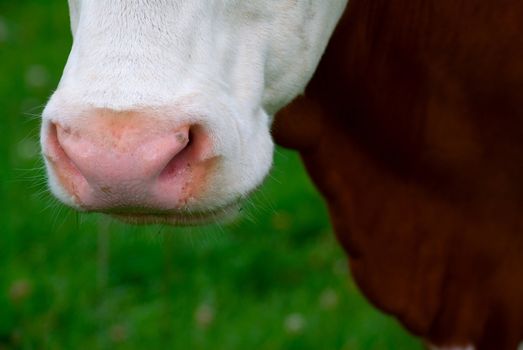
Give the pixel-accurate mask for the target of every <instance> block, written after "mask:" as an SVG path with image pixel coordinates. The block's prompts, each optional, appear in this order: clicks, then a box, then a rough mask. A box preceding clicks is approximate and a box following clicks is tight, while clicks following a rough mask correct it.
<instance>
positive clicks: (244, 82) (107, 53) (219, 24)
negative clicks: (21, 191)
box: [42, 0, 347, 209]
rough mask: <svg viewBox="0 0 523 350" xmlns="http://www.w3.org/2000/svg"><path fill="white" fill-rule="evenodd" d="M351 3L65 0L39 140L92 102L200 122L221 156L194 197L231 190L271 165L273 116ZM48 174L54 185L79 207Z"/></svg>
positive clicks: (216, 197)
mask: <svg viewBox="0 0 523 350" xmlns="http://www.w3.org/2000/svg"><path fill="white" fill-rule="evenodd" d="M346 4H347V0H110V1H106V0H69V6H70V14H71V28H72V31H73V37H74V42H73V47H72V50H71V53H70V56H69V59H68V61H67V65H66V67H65V70H64V73H63V76H62V79H61V81H60V84H59V86H58V89H57V90H56V92H55V93H54V94H53V96H52V97H51V99H50V101H49V103H48V105H47V107H46V109H45V111H44V114H43V119H44V123H43V128H42V130H43V132H42V140H43V141H45V137H46V133H45V132H44V131H45V130H46V127H47V125H48V124H49V122H50V121H53V122H58V123H64V122H66V123H69V124H73V125H74V121H75V118H80V117H81V116H83V117H88V116H86V115H85V113H84V114H82V112H87V111H89V110H92V109H93V108H106V109H113V110H116V111H122V110H152V109H154V110H156V111H163V114H164V115H163V117H164V118H171V119H173V120H174V119H176V121H189V122H191V121H196V122H198V123H201V124H203V125H204V127H205V128H206V129H207V130H209V131H210V133H211V137H212V139H213V140H214V141H215V152H217V153H218V154H220V155H222V156H223V157H222V159H223V161H222V163H221V164H220V167H219V170H218V171H217V172H216V174H214V176H213V180H212V185H211V186H210V189H209V191H208V193H207V194H206V195H205V196H204V197H202V198H201V200H200V202H199V203H197V204H195V207H199V208H200V209H201V208H203V209H205V208H212V207H216V206H221V205H224V204H226V203H228V202H230V201H233V200H235V199H237V198H238V197H240V196H242V195H244V194H246V193H248V192H250V191H251V190H252V189H253V188H254V187H256V186H257V185H259V183H260V182H261V181H262V180H263V178H264V177H265V175H266V174H267V172H268V170H269V168H270V166H271V163H272V151H273V142H272V139H271V137H270V133H269V128H270V123H271V119H272V116H273V115H274V114H275V113H276V112H277V111H278V110H279V109H280V108H282V107H283V106H284V105H286V104H287V103H289V102H290V101H291V100H292V99H293V98H294V97H296V96H297V95H298V94H300V93H301V92H302V91H303V89H304V88H305V85H306V84H307V82H308V81H309V79H310V78H311V76H312V74H313V72H314V70H315V69H316V66H317V64H318V62H319V59H320V57H321V55H322V53H323V51H324V50H325V47H326V45H327V42H328V39H329V37H330V35H331V34H332V31H333V29H334V27H335V25H336V23H337V21H338V20H339V18H340V16H341V14H342V13H343V10H344V9H345V6H346ZM44 143H45V142H44ZM48 169H49V167H48ZM48 173H49V177H50V186H51V188H52V190H53V192H54V193H55V195H57V196H58V197H59V198H60V199H61V200H62V201H64V202H66V203H68V204H70V205H73V206H74V203H73V202H72V200H71V199H70V198H68V196H67V195H66V194H65V193H64V192H65V191H64V190H63V189H61V188H60V185H59V184H58V182H57V181H56V179H54V178H53V177H54V176H55V175H54V174H53V172H52V170H50V169H49V171H48Z"/></svg>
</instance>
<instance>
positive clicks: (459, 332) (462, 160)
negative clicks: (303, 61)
mask: <svg viewBox="0 0 523 350" xmlns="http://www.w3.org/2000/svg"><path fill="white" fill-rule="evenodd" d="M378 2H379V1H376V2H375V3H378ZM373 3H374V2H372V1H353V2H352V3H351V4H350V5H349V9H348V11H349V12H348V13H347V14H346V15H345V17H344V18H343V19H342V22H341V23H340V25H339V27H338V29H337V32H336V33H335V35H334V37H333V39H332V41H331V43H330V46H329V48H328V50H327V52H326V54H325V56H324V58H323V61H322V63H321V64H320V67H319V69H318V71H317V73H316V75H315V77H314V78H313V80H312V82H311V83H310V85H309V88H308V90H307V91H306V94H305V97H303V98H301V99H299V100H296V101H295V102H294V103H293V104H291V105H290V106H289V107H287V108H286V109H285V110H283V111H282V112H281V113H280V115H278V116H277V118H276V125H275V137H276V140H277V141H278V142H280V143H281V144H283V145H285V146H288V147H291V148H295V149H298V150H300V153H301V155H302V158H303V160H304V163H305V164H306V167H307V169H308V171H309V173H310V175H311V177H312V178H313V180H314V182H315V183H316V185H317V186H318V188H319V189H320V191H321V192H322V194H323V195H324V197H325V198H326V201H327V203H328V205H329V209H330V213H331V217H332V221H333V225H334V228H335V231H336V234H337V236H338V238H339V240H340V242H341V243H342V245H343V246H344V248H345V249H346V251H347V252H348V253H349V256H350V261H351V269H352V271H353V275H354V278H355V279H356V281H357V282H358V285H359V286H360V288H361V289H362V291H363V292H364V294H365V295H366V296H367V297H368V298H369V300H370V301H371V302H373V303H374V304H376V305H377V306H378V307H380V308H381V309H382V310H385V311H387V312H389V313H391V314H394V315H395V316H397V317H398V318H399V319H400V320H401V321H402V322H403V324H404V325H405V326H407V327H408V328H409V329H410V330H412V331H413V332H414V333H416V334H419V335H422V336H424V337H426V338H429V339H431V340H433V341H435V342H438V343H440V342H443V343H456V344H467V343H469V342H471V341H473V342H475V343H476V344H480V347H478V348H479V349H512V348H515V344H516V341H517V340H518V339H519V338H521V337H522V336H523V334H522V330H523V316H522V315H523V302H522V298H521V295H523V285H522V283H521V282H520V281H519V280H517V281H515V280H514V273H515V272H514V269H516V270H517V271H519V272H521V271H520V270H518V269H520V268H521V261H522V260H523V235H521V230H522V225H523V220H522V219H521V214H520V212H519V210H520V209H521V203H522V202H523V186H522V185H521V181H520V179H521V178H522V177H523V155H522V154H521V152H520V150H521V149H523V137H520V136H522V135H521V132H522V130H523V128H522V127H521V125H520V124H521V118H520V119H518V118H517V117H518V114H517V113H514V111H515V108H518V107H517V106H518V101H521V100H522V98H523V94H522V91H517V92H515V93H514V94H515V95H514V96H500V95H499V94H496V93H495V89H499V88H501V87H502V85H501V83H502V82H503V79H504V78H500V77H493V76H490V75H487V76H485V77H484V78H483V79H484V81H481V77H480V76H477V75H470V76H460V77H458V78H456V77H453V76H451V72H452V71H453V69H457V68H460V69H461V68H462V69H464V70H469V71H470V73H471V74H472V73H474V72H478V71H481V69H482V68H481V66H482V65H483V64H487V63H488V61H485V62H483V61H482V60H481V59H476V60H471V61H470V62H476V63H477V64H478V65H479V66H477V67H470V66H466V65H465V62H461V61H455V62H450V61H448V59H449V57H454V58H456V60H458V59H463V58H461V57H459V55H455V56H445V57H443V58H441V59H439V58H438V57H437V55H436V54H437V46H438V45H443V44H446V45H447V47H446V49H447V50H454V49H455V50H458V49H463V47H462V46H459V45H466V44H467V43H468V42H473V41H472V38H460V37H458V38H457V39H456V40H458V41H459V42H447V41H446V40H447V39H448V38H445V32H444V31H441V32H437V31H436V32H434V33H433V36H432V37H431V38H433V39H434V40H435V41H434V43H432V44H430V43H429V44H427V43H420V41H419V37H418V36H417V34H418V33H417V32H416V29H417V28H415V27H413V28H410V30H411V32H410V33H411V34H410V35H409V31H408V29H409V28H405V26H404V25H398V23H399V22H397V21H398V20H401V13H397V12H395V11H394V8H395V6H394V5H392V3H391V6H385V5H383V6H381V11H382V12H379V11H378V10H377V8H379V6H374V7H373V6H370V4H373ZM407 3H408V2H407V1H395V2H394V4H396V5H401V4H403V5H406V4H407ZM442 3H448V2H442ZM396 7H401V6H396ZM443 7H444V6H443ZM522 9H523V8H522ZM371 10H372V11H371ZM441 10H445V11H447V10H448V11H450V10H449V9H443V8H442V9H441ZM421 13H422V14H423V15H426V14H427V13H425V12H421ZM440 14H443V13H440ZM458 14H459V12H456V13H455V14H454V13H451V12H449V13H447V14H446V16H447V17H446V18H444V19H443V20H446V21H455V22H458V21H460V18H458ZM348 15H350V17H349V16H348ZM462 15H463V14H462ZM498 15H500V16H502V15H503V13H501V14H498ZM391 16H393V17H394V16H395V17H394V18H391ZM376 18H379V21H377V22H376V21H372V20H373V19H374V20H375V19H376ZM404 19H406V18H404ZM410 20H411V23H416V21H415V20H414V19H412V18H411V19H410ZM417 20H419V21H420V22H418V23H419V24H420V25H432V24H431V23H428V22H424V21H423V18H421V19H420V18H417ZM432 20H434V19H432ZM469 25H471V24H470V23H469ZM474 25H475V24H474ZM454 26H455V25H454ZM478 28H479V27H478ZM480 29H481V28H479V29H478V30H480ZM481 30H484V29H481ZM507 30H508V29H507ZM377 32H379V33H381V35H375V34H376V33H377ZM395 35H396V36H395ZM469 39H470V40H469ZM491 39H492V40H495V39H496V38H491ZM438 40H440V41H438ZM420 45H427V47H424V48H423V49H420ZM431 45H433V46H431ZM453 45H455V46H456V47H453ZM458 46H459V47H458ZM468 49H469V50H468V51H471V50H473V49H474V47H469V48H468ZM464 51H465V52H468V51H467V48H465V50H464ZM506 54H509V53H506ZM434 65H436V66H437V68H438V69H436V66H434ZM516 73H517V72H514V74H516ZM504 74H505V73H504ZM506 74H507V76H509V74H508V73H506ZM505 78H506V77H505ZM471 84H472V85H475V84H477V86H476V87H475V88H473V87H474V86H472V85H471ZM489 84H490V85H489ZM471 92H472V94H471ZM518 93H519V94H521V96H519V95H516V94H518ZM482 96H494V99H493V100H486V101H482V100H481V97H482ZM473 102H474V103H473ZM477 103H480V104H481V105H482V106H481V107H478V106H477ZM495 106H504V109H503V110H501V111H499V110H495ZM500 115H503V118H499V117H500ZM493 120H497V122H496V123H494V124H493V123H492V121H493ZM489 121H490V122H489ZM514 126H515V128H514ZM487 161H488V162H487ZM515 301H518V302H519V304H515V303H514V302H515ZM506 320H510V322H511V323H510V324H505V323H503V322H504V321H506ZM493 339H495V340H496V343H493ZM500 341H501V342H503V343H501V344H500V343H499V342H500Z"/></svg>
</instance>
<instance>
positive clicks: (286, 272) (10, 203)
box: [0, 0, 421, 350]
mask: <svg viewBox="0 0 523 350" xmlns="http://www.w3.org/2000/svg"><path fill="white" fill-rule="evenodd" d="M70 45H71V37H70V32H69V20H68V12H67V4H66V1H65V0H46V1H44V0H34V1H7V0H0V349H144V348H148V349H215V350H218V349H227V350H231V349H344V350H357V349H420V348H421V346H420V342H419V341H417V340H415V339H413V338H412V337H410V336H409V335H407V334H406V333H405V331H403V330H402V329H401V327H400V326H399V325H398V324H397V323H396V322H395V321H394V320H392V319H391V318H389V317H386V316H383V315H381V314H379V313H378V312H376V311H375V310H374V309H373V308H372V307H371V306H370V305H368V303H367V302H366V301H365V300H364V298H363V297H362V296H361V295H360V294H359V292H358V291H357V289H356V287H355V286H354V284H353V282H352V281H351V279H350V276H349V272H348V269H347V263H346V258H345V257H344V254H343V252H342V250H341V248H340V247H339V246H338V245H337V244H336V241H335V238H334V236H333V234H332V230H331V227H330V226H329V223H328V216H327V212H326V210H325V207H324V205H323V203H322V200H321V198H320V196H319V195H318V193H317V192H316V191H315V190H314V188H313V186H312V185H311V183H310V182H309V180H308V178H307V176H306V174H305V173H304V170H303V168H302V165H301V163H300V161H299V158H298V157H297V155H296V154H295V153H293V152H289V151H285V150H281V149H280V150H278V151H277V153H276V156H275V157H276V162H275V167H274V169H273V171H272V173H271V176H270V177H269V179H268V180H267V183H266V184H265V186H264V187H263V188H262V189H261V190H260V191H259V192H258V193H256V194H255V195H254V196H253V198H252V201H251V202H250V203H248V204H247V205H246V208H245V210H244V212H245V213H244V216H243V217H242V218H241V219H239V220H238V221H237V222H235V223H233V224H230V225H227V226H213V227H207V228H190V229H179V228H172V227H160V226H155V227H132V226H126V225H124V224H121V223H117V222H114V221H111V220H110V219H107V218H105V217H103V216H99V215H85V214H82V215H79V214H77V213H75V212H73V211H71V210H69V209H67V208H64V207H63V206H61V205H59V204H58V203H56V201H55V200H53V199H52V198H51V196H50V195H49V194H48V192H47V189H46V185H45V177H44V172H43V169H42V162H41V160H40V156H39V148H38V128H39V123H40V122H39V113H40V112H41V110H42V108H43V105H44V104H45V102H46V99H47V98H48V96H49V95H50V93H51V92H52V90H53V88H54V87H55V86H56V85H57V83H58V80H59V78H60V74H61V70H62V67H63V65H64V63H65V61H66V58H67V54H68V50H69V47H70Z"/></svg>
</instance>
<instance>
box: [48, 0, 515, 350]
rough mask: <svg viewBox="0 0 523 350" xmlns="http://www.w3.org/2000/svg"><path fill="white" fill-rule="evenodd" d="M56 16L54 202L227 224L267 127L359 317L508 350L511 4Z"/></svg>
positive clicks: (295, 5) (357, 3)
mask: <svg viewBox="0 0 523 350" xmlns="http://www.w3.org/2000/svg"><path fill="white" fill-rule="evenodd" d="M69 5H70V14H71V28H72V33H73V39H74V40H73V47H72V50H71V53H70V56H69V59H68V61H67V64H66V67H65V69H64V73H63V76H62V79H61V81H60V84H59V86H58V88H57V90H56V91H55V92H54V94H53V95H52V97H51V99H50V100H49V102H48V104H47V106H46V108H45V110H44V112H43V115H42V119H43V121H42V128H41V145H42V152H43V155H44V160H45V163H46V169H47V174H48V179H49V186H50V189H51V191H52V192H53V194H54V195H55V196H56V197H57V198H58V199H60V200H61V201H62V202H63V203H65V204H66V205H69V206H71V207H73V208H76V209H78V210H81V211H86V212H102V213H105V214H108V215H111V216H113V217H116V218H118V219H120V220H123V221H126V222H130V223H136V224H151V223H165V224H172V225H191V224H200V223H204V222H209V221H216V220H223V219H226V218H228V217H230V216H231V215H235V213H237V212H238V208H239V203H241V201H242V199H243V198H245V197H246V196H248V195H249V193H251V192H252V191H253V190H255V189H256V188H257V187H258V186H259V184H260V183H261V182H262V181H263V179H264V177H265V176H266V174H267V172H268V171H269V169H270V167H271V164H272V152H273V140H272V137H271V124H272V125H273V127H272V133H273V135H274V139H275V140H276V141H277V142H278V143H279V144H281V145H283V146H286V147H289V148H293V149H296V150H298V151H299V152H300V154H301V156H302V158H303V161H304V163H305V165H306V167H307V169H308V172H309V173H310V175H311V177H312V179H313V181H314V182H315V183H316V185H317V186H318V188H319V190H320V191H321V193H322V194H323V195H324V197H325V199H326V202H327V204H328V207H329V211H330V214H331V218H332V222H333V225H334V229H335V232H336V234H337V237H338V239H339V241H340V243H341V244H342V246H343V247H344V249H345V250H346V252H347V254H348V256H349V260H350V267H351V270H352V273H353V276H354V278H355V281H356V282H357V284H358V286H359V287H360V288H361V290H362V291H363V293H364V294H365V295H366V297H367V298H368V299H369V300H370V301H371V302H372V303H373V304H374V305H376V306H377V307H378V308H379V309H381V310H383V311H384V312H386V313H389V314H391V315H394V316H395V317H396V318H397V319H398V320H399V321H400V322H401V323H402V324H403V325H404V326H405V327H406V328H407V329H408V330H410V331H411V332H412V333H413V334H416V335H418V336H421V337H423V338H424V339H426V340H427V342H428V343H430V344H434V346H436V347H438V348H441V349H446V348H449V349H450V348H456V349H458V348H460V349H461V348H462V349H476V350H490V349H499V350H513V349H515V348H516V347H517V344H518V342H519V341H520V340H521V339H522V338H523V281H521V278H519V277H521V276H522V272H523V235H522V234H521V232H520V231H521V221H522V220H521V219H520V217H521V215H520V213H519V209H521V207H522V204H521V200H522V199H523V188H522V185H520V184H519V183H520V181H519V179H520V178H521V175H523V162H521V160H522V159H521V158H522V157H523V155H522V152H521V150H522V149H523V147H522V146H523V145H522V143H523V137H522V136H523V135H522V133H523V131H522V130H523V129H522V128H521V126H522V125H521V124H523V115H522V114H523V108H522V106H523V104H522V102H523V84H522V82H523V79H522V78H523V76H522V75H523V43H522V40H523V39H522V38H523V36H522V35H520V34H521V33H522V32H523V28H522V25H523V24H520V23H521V22H522V21H521V19H523V5H521V4H518V3H516V1H509V0H499V1H497V2H494V1H493V0H484V1H482V2H481V3H479V2H472V1H464V0H454V1H450V0H440V1H430V0H429V1H421V0H351V1H350V3H349V4H348V6H347V1H346V0H309V1H296V0H252V1H242V0H225V1H208V0H191V1H188V0H187V1H183V0H158V1H143V0H131V1H129V0H112V1H102V0H91V1H87V0H70V1H69ZM333 32H334V34H333ZM331 35H333V36H332V38H331ZM329 39H330V42H329ZM327 44H328V47H327ZM326 47H327V49H326ZM322 55H323V57H322ZM320 59H321V62H320ZM314 72H315V73H314ZM313 74H314V76H313ZM311 78H312V80H311ZM309 81H310V83H309ZM307 84H308V85H307ZM306 86H307V88H306ZM304 90H305V93H304V94H303V92H304ZM291 101H293V102H291ZM289 103H290V104H289ZM285 106H287V107H285ZM284 107H285V108H284ZM282 108H283V109H282ZM275 115H276V118H274V116H275Z"/></svg>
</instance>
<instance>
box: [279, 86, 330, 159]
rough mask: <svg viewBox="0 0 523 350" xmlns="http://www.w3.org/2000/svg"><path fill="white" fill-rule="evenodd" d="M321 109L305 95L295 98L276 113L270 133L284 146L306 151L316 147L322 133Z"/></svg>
mask: <svg viewBox="0 0 523 350" xmlns="http://www.w3.org/2000/svg"><path fill="white" fill-rule="evenodd" d="M322 114H323V111H322V109H321V107H320V105H319V104H318V103H317V101H315V100H313V99H308V98H307V97H305V96H300V97H298V98H296V99H295V100H294V101H293V102H291V104H289V105H288V106H287V107H285V108H283V109H282V110H281V111H280V112H278V113H277V114H276V118H275V120H274V123H273V126H272V135H273V137H274V140H275V141H276V143H277V144H278V145H280V146H283V147H286V148H292V149H296V150H299V151H307V150H310V149H311V148H314V147H316V146H317V145H318V144H319V141H320V140H321V138H322V135H323V132H322V130H323V125H322V123H321V120H322V119H323V118H322Z"/></svg>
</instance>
